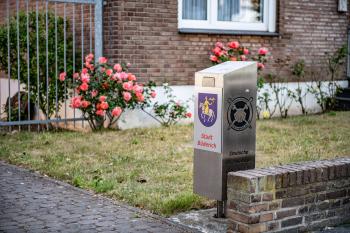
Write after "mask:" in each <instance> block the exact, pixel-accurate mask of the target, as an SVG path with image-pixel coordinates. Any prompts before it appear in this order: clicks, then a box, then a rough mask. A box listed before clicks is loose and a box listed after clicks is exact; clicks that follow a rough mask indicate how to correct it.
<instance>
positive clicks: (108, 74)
mask: <svg viewBox="0 0 350 233" xmlns="http://www.w3.org/2000/svg"><path fill="white" fill-rule="evenodd" d="M112 73H113V70H112V69H108V70H106V74H107V76H108V77H109V76H111V75H112Z"/></svg>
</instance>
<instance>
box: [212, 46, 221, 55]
mask: <svg viewBox="0 0 350 233" xmlns="http://www.w3.org/2000/svg"><path fill="white" fill-rule="evenodd" d="M213 53H214V54H215V55H216V56H221V54H222V53H221V49H220V48H219V47H215V48H214V49H213Z"/></svg>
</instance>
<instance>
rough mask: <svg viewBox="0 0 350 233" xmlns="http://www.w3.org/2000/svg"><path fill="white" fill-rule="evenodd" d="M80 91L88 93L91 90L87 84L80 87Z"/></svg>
mask: <svg viewBox="0 0 350 233" xmlns="http://www.w3.org/2000/svg"><path fill="white" fill-rule="evenodd" d="M79 89H80V90H82V91H87V90H88V89H89V85H88V84H87V83H82V84H81V85H80V86H79Z"/></svg>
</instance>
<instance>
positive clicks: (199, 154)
mask: <svg viewBox="0 0 350 233" xmlns="http://www.w3.org/2000/svg"><path fill="white" fill-rule="evenodd" d="M256 82H257V64H256V62H225V63H222V64H219V65H216V66H213V67H210V68H208V69H205V70H202V71H199V72H197V73H196V74H195V110H194V112H195V116H194V117H195V118H194V169H193V170H194V187H193V188H194V192H195V193H197V194H199V195H202V196H205V197H208V198H210V199H215V200H217V201H218V202H217V203H218V214H217V215H218V217H222V216H223V215H224V212H225V201H226V199H227V186H226V183H227V173H228V172H231V171H238V170H246V169H252V168H254V167H255V138H256V125H255V121H256V95H257V93H256V92H257V87H256Z"/></svg>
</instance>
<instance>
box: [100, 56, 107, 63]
mask: <svg viewBox="0 0 350 233" xmlns="http://www.w3.org/2000/svg"><path fill="white" fill-rule="evenodd" d="M98 63H100V64H105V63H107V58H105V57H100V58H99V59H98Z"/></svg>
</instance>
